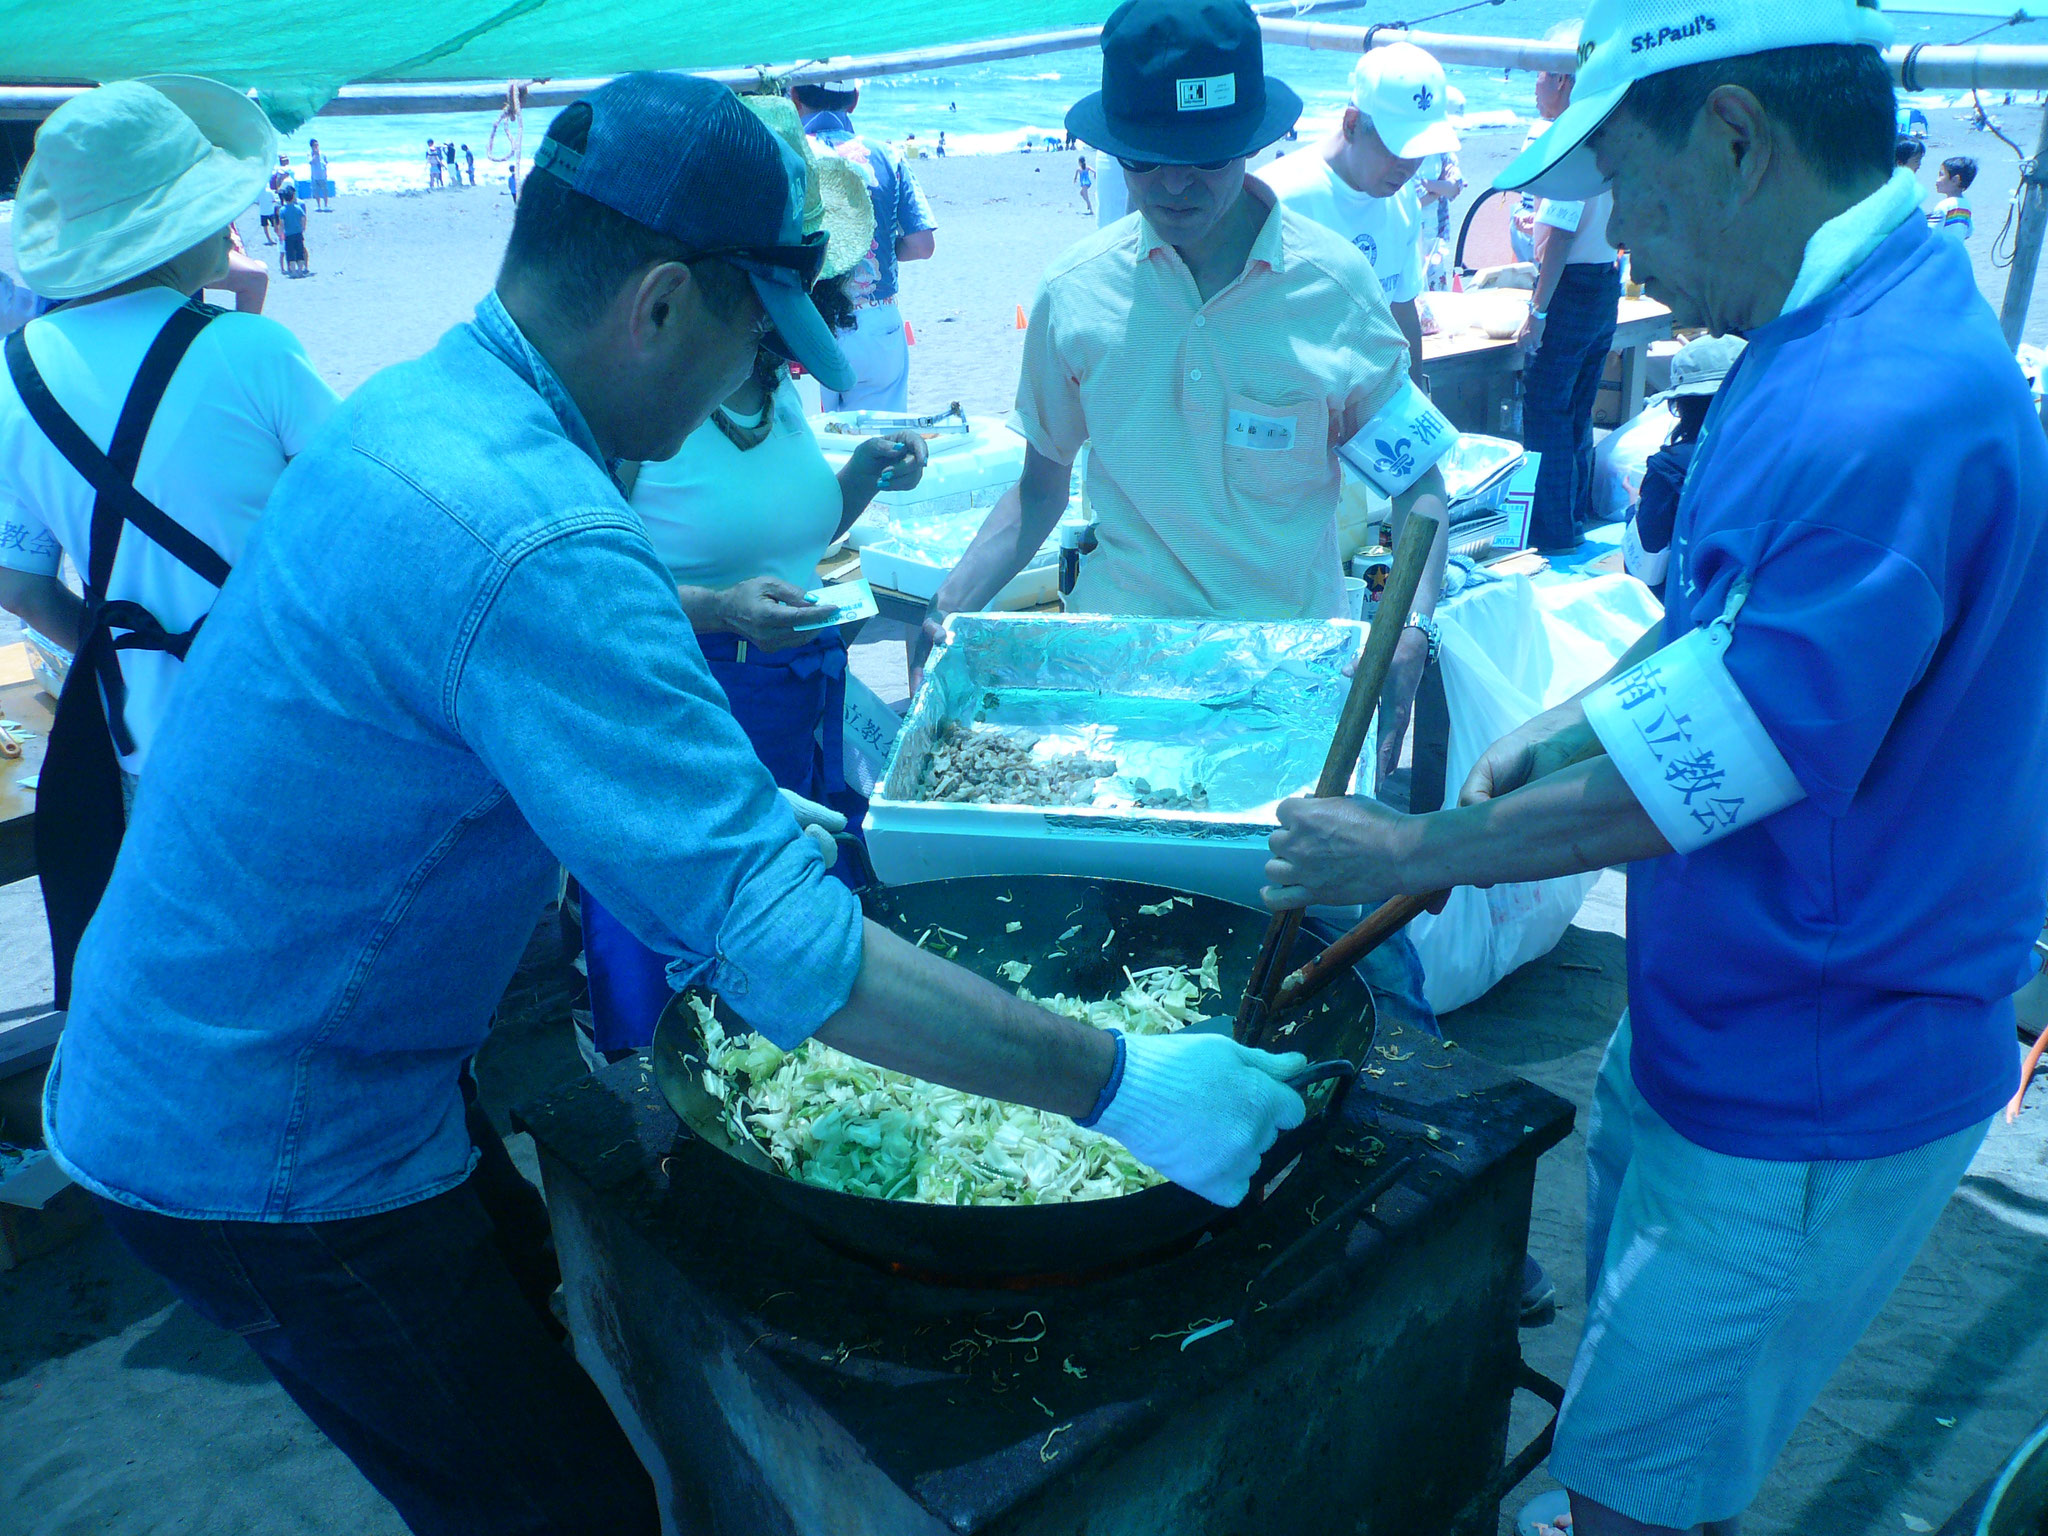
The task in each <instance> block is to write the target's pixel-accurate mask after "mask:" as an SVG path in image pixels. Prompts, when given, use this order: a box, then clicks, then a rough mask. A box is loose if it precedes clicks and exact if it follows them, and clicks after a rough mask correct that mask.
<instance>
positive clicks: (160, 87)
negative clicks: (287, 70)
mask: <svg viewBox="0 0 2048 1536" xmlns="http://www.w3.org/2000/svg"><path fill="white" fill-rule="evenodd" d="M276 158H277V130H276V129H274V128H272V127H271V126H270V119H269V118H267V117H266V116H264V114H263V109H262V108H261V107H259V106H257V105H256V103H255V102H253V101H251V100H250V99H249V98H248V97H247V96H245V95H243V94H242V93H241V92H240V91H237V90H235V89H234V88H233V87H231V86H226V85H223V84H221V83H220V82H219V81H218V80H208V79H205V78H203V77H201V76H198V75H145V76H143V77H142V78H140V79H137V80H120V81H116V82H114V83H113V84H111V85H103V86H100V87H99V88H98V89H96V90H91V91H86V92H85V93H83V94H82V95H79V96H74V97H72V98H71V100H69V101H67V102H65V103H64V104H63V105H62V106H61V107H59V108H58V109H57V110H56V111H54V112H52V113H51V114H50V116H49V118H48V120H47V121H45V122H44V124H43V125H42V127H41V128H40V129H38V130H37V132H36V147H35V153H34V154H33V155H31V156H30V157H29V162H28V165H27V166H26V167H24V168H23V170H22V173H21V185H20V186H19V187H18V188H17V189H16V192H15V201H14V254H15V259H16V260H17V261H18V262H19V263H20V265H21V275H22V280H23V281H24V282H26V283H27V284H28V286H29V287H30V288H31V289H33V290H34V291H35V292H37V293H39V294H41V295H42V296H43V297H45V298H49V299H76V298H83V297H84V296H86V295H87V294H93V293H100V292H103V291H105V290H106V289H108V288H112V287H114V286H115V285H117V284H119V283H125V282H127V281H128V279H130V278H131V277H140V276H141V275H142V274H143V273H145V272H147V271H150V270H151V269H152V268H155V267H160V266H162V265H163V264H164V263H165V262H167V261H169V260H171V259H172V258H173V257H175V256H178V255H181V254H182V253H184V252H185V251H188V250H190V249H191V248H192V247H193V246H195V245H197V244H198V243H199V242H200V241H202V240H204V239H206V238H207V236H209V235H215V234H218V233H220V231H221V230H223V229H225V228H227V226H228V225H229V224H231V223H232V222H234V220H235V217H236V216H237V215H238V214H241V213H242V212H244V211H245V210H246V209H247V208H248V207H249V205H250V204H251V203H253V202H255V201H256V197H257V194H258V193H260V192H261V191H262V190H263V186H264V183H265V181H266V179H267V178H268V177H269V175H270V169H271V166H272V164H273V163H274V162H275V160H276Z"/></svg>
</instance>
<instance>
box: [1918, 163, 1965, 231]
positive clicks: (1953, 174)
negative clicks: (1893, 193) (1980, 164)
mask: <svg viewBox="0 0 2048 1536" xmlns="http://www.w3.org/2000/svg"><path fill="white" fill-rule="evenodd" d="M1976 179H1977V162H1976V161H1975V160H1973V159H1971V158H1970V157H1969V156H1968V155H1954V156H1951V157H1950V158H1949V159H1947V160H1944V161H1942V162H1941V174H1940V175H1939V176H1937V177H1935V178H1934V191H1935V194H1936V195H1937V196H1938V197H1940V199H1941V201H1940V202H1938V203H1936V204H1935V205H1934V211H1933V212H1932V213H1930V214H1928V215H1927V225H1928V228H1930V229H1938V230H1940V231H1941V232H1942V233H1943V234H1945V235H1954V236H1955V237H1956V238H1957V239H1958V240H1963V241H1967V240H1968V239H1969V238H1970V235H1971V233H1972V231H1973V230H1974V229H1975V227H1976V225H1975V223H1974V221H1973V220H1972V218H1971V215H1970V197H1969V192H1970V183H1971V182H1973V181H1975V180H1976Z"/></svg>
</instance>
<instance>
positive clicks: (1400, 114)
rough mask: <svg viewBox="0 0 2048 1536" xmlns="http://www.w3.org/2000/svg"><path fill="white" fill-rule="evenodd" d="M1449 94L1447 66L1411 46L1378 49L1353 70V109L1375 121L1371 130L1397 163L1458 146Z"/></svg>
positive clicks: (1406, 44)
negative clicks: (1449, 119) (1445, 77)
mask: <svg viewBox="0 0 2048 1536" xmlns="http://www.w3.org/2000/svg"><path fill="white" fill-rule="evenodd" d="M1450 94H1451V92H1450V87H1449V86H1447V85H1446V84H1445V83H1444V67H1443V65H1441V64H1439V63H1437V61H1436V60H1435V59H1434V58H1432V57H1431V56H1430V55H1429V54H1427V53H1424V52H1423V51H1422V50H1421V49H1420V48H1418V47H1416V46H1415V45H1414V44H1413V43H1389V44H1387V45H1386V46H1385V47H1384V48H1374V49H1372V50H1370V51H1369V52H1368V53H1367V54H1366V55H1365V57H1364V58H1362V59H1360V60H1359V61H1358V63H1357V64H1355V65H1354V66H1352V70H1351V105H1353V106H1354V107H1356V108H1358V110H1359V111H1360V112H1362V113H1364V114H1365V115H1366V116H1367V117H1369V118H1371V119H1372V126H1373V131H1374V132H1375V133H1377V134H1378V135H1379V136H1380V142H1381V143H1382V144H1384V145H1386V146H1387V153H1389V154H1391V155H1392V156H1394V158H1395V159H1397V160H1419V159H1421V158H1422V157H1423V156H1424V155H1442V154H1449V153H1450V152H1451V151H1453V150H1455V149H1456V148H1457V147H1458V133H1457V130H1456V129H1455V128H1453V127H1452V126H1451V125H1450V123H1449V122H1448V121H1447V120H1446V118H1447V114H1448V113H1449V111H1450V105H1449V97H1450Z"/></svg>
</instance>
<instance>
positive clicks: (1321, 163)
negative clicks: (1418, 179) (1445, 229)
mask: <svg viewBox="0 0 2048 1536" xmlns="http://www.w3.org/2000/svg"><path fill="white" fill-rule="evenodd" d="M1254 174H1255V175H1256V176H1257V177H1258V178H1259V180H1261V181H1263V182H1264V183H1265V184H1266V185H1267V186H1269V187H1271V188H1272V189H1273V195H1274V196H1275V197H1277V198H1279V199H1280V201H1281V202H1283V203H1285V204H1286V205H1287V206H1288V207H1290V208H1292V209H1293V210H1294V211H1295V212H1296V213H1298V214H1300V215H1302V216H1303V217H1304V218H1309V219H1314V220H1315V221H1316V223H1318V224H1320V225H1322V226H1323V227H1324V228H1325V229H1330V230H1334V231H1336V232H1337V233H1338V234H1340V235H1342V236H1343V237H1344V238H1345V239H1346V240H1349V241H1350V242H1351V243H1352V244H1353V245H1355V246H1357V247H1358V249H1359V250H1360V251H1361V252H1363V253H1364V255H1365V259H1366V260H1367V261H1368V262H1370V263H1371V264H1372V271H1373V276H1375V277H1377V278H1378V279H1379V280H1380V292H1382V293H1383V294H1385V295H1386V298H1387V302H1388V303H1389V304H1400V303H1404V302H1406V301H1408V300H1410V299H1413V298H1414V297H1415V296H1416V295H1417V294H1419V293H1421V292H1422V270H1423V265H1424V262H1425V260H1426V257H1425V255H1424V231H1423V227H1422V200H1421V198H1420V196H1419V195H1418V194H1417V192H1416V190H1415V183H1414V182H1413V181H1410V182H1409V183H1408V184H1407V185H1406V186H1404V187H1402V188H1401V190H1400V191H1398V192H1396V193H1395V194H1394V195H1393V196H1392V197H1374V196H1372V194H1370V193H1368V192H1360V191H1359V190H1358V189H1357V188H1355V187H1353V186H1352V185H1350V183H1348V182H1346V181H1345V180H1344V178H1343V177H1341V176H1339V175H1338V174H1337V173H1336V171H1335V170H1333V169H1331V166H1330V162H1329V161H1328V160H1326V159H1324V158H1323V151H1322V149H1321V147H1320V146H1319V145H1313V144H1312V145H1310V146H1309V147H1308V148H1306V149H1297V150H1296V151H1295V152H1294V153H1293V154H1291V155H1283V156H1282V157H1281V158H1280V159H1278V160H1275V161H1274V162H1273V163H1272V164H1271V165H1269V166H1267V167H1266V168H1265V169H1264V170H1262V171H1257V172H1254ZM1428 233H1429V237H1430V238H1431V239H1434V238H1435V234H1436V231H1435V230H1434V229H1431V230H1430V231H1429V232H1428Z"/></svg>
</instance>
